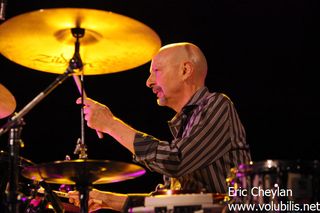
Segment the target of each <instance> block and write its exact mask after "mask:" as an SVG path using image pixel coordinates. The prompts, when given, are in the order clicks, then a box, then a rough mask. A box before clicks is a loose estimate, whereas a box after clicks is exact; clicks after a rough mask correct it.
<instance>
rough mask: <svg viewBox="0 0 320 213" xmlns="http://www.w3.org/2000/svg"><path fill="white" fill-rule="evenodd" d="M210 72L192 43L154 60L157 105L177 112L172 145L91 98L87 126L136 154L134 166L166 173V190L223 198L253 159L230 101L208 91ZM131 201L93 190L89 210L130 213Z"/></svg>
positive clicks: (162, 52) (164, 51) (150, 79)
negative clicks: (234, 175) (235, 174)
mask: <svg viewBox="0 0 320 213" xmlns="http://www.w3.org/2000/svg"><path fill="white" fill-rule="evenodd" d="M207 71H208V66H207V61H206V58H205V56H204V54H203V52H202V51H201V50H200V49H199V47H197V46H196V45H194V44H191V43H188V42H181V43H174V44H169V45H166V46H163V47H162V48H160V50H159V52H158V53H157V54H156V55H155V56H154V57H153V59H152V61H151V66H150V75H149V77H148V79H147V81H146V85H147V87H149V88H151V89H152V91H153V93H154V94H155V95H156V96H157V103H158V105H159V106H166V107H169V108H171V109H173V110H174V111H175V112H176V115H175V116H174V117H173V119H172V120H171V121H169V128H170V130H171V132H172V136H173V139H172V140H171V141H164V140H160V139H157V138H155V137H153V136H151V135H149V134H146V133H143V132H141V131H138V130H136V129H134V128H133V127H131V126H129V125H128V124H126V123H125V122H123V121H121V120H120V119H119V118H117V117H116V116H114V115H113V114H112V112H111V111H110V110H109V108H108V107H107V106H105V105H103V104H100V103H98V102H96V101H93V100H92V99H89V98H87V99H85V100H84V105H85V109H84V113H85V120H86V121H87V125H88V126H89V127H91V128H93V129H95V130H97V131H100V132H103V133H107V134H109V135H111V136H112V137H113V138H114V139H115V140H117V141H118V142H119V143H120V144H121V145H123V146H124V147H126V148H127V149H128V150H129V151H131V152H132V153H133V155H134V159H135V161H136V162H138V163H141V164H143V165H145V166H146V167H147V168H149V169H150V170H153V171H156V172H158V173H160V174H163V175H164V177H165V178H164V180H167V181H165V183H164V186H165V187H167V188H168V189H173V190H185V191H193V192H209V193H222V194H224V193H226V192H227V184H226V178H227V177H228V175H229V171H230V169H231V168H233V167H237V166H238V165H239V164H244V163H249V162H250V160H251V157H250V151H249V148H248V145H247V144H246V135H245V129H244V127H243V125H242V124H241V121H240V119H239V116H238V113H237V111H236V109H235V107H234V105H233V103H232V101H231V100H230V99H229V98H228V97H227V96H226V95H224V94H221V93H216V92H213V93H212V92H209V90H208V88H207V87H206V86H205V79H206V75H207ZM77 103H78V104H80V103H81V100H80V99H78V100H77ZM69 195H70V202H73V203H75V204H77V205H78V204H79V200H78V198H77V196H78V194H77V192H70V193H69ZM132 197H134V196H132ZM132 197H131V196H128V195H126V194H117V193H111V192H103V191H99V190H93V191H91V192H90V200H89V206H90V209H91V210H97V209H100V208H111V209H114V210H117V211H126V210H125V209H126V207H128V206H129V207H132V206H136V205H137V204H133V203H132ZM135 198H136V197H135ZM97 200H98V201H99V202H96V201H97ZM100 201H101V202H100ZM128 203H129V204H128ZM142 205H143V202H142Z"/></svg>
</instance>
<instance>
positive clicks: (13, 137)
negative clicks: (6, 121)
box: [6, 118, 24, 213]
mask: <svg viewBox="0 0 320 213" xmlns="http://www.w3.org/2000/svg"><path fill="white" fill-rule="evenodd" d="M22 125H24V122H23V119H22V118H21V119H20V120H19V121H17V123H16V125H14V126H13V127H12V128H11V129H10V134H9V190H8V192H7V195H8V196H7V198H6V201H7V202H6V203H7V205H6V209H7V211H8V212H12V213H18V212H19V205H20V203H19V198H18V196H19V193H18V185H19V150H20V147H21V146H22V141H21V139H20V135H21V131H22Z"/></svg>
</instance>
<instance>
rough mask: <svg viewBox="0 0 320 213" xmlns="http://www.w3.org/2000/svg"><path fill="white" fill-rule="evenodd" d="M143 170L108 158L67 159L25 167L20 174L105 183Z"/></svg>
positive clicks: (59, 181) (66, 181)
mask: <svg viewBox="0 0 320 213" xmlns="http://www.w3.org/2000/svg"><path fill="white" fill-rule="evenodd" d="M144 173H145V170H144V169H143V168H141V167H140V166H137V165H135V164H129V163H124V162H117V161H108V160H88V159H78V160H68V161H55V162H50V163H43V164H38V165H34V166H28V167H25V168H24V169H23V170H22V175H23V176H24V177H26V178H28V179H31V180H37V181H40V180H45V181H46V182H48V183H56V184H84V185H91V184H105V183H114V182H119V181H124V180H128V179H133V178H135V177H138V176H141V175H143V174H144Z"/></svg>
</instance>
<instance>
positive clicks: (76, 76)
mask: <svg viewBox="0 0 320 213" xmlns="http://www.w3.org/2000/svg"><path fill="white" fill-rule="evenodd" d="M72 76H73V80H74V82H75V83H76V85H77V88H78V91H79V93H80V95H81V94H82V92H83V98H87V94H86V91H85V90H84V89H82V87H81V81H80V78H79V76H78V75H72ZM96 132H97V135H98V137H99V138H100V139H102V138H103V133H102V132H100V131H98V130H96Z"/></svg>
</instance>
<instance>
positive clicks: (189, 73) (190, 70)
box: [182, 61, 194, 80]
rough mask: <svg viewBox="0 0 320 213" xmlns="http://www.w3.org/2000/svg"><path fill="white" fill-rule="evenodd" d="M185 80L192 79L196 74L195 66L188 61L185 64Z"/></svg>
mask: <svg viewBox="0 0 320 213" xmlns="http://www.w3.org/2000/svg"><path fill="white" fill-rule="evenodd" d="M182 69H183V70H182V71H183V79H184V80H186V79H188V78H190V76H192V75H193V72H194V66H193V64H192V62H190V61H186V62H184V63H183V68H182Z"/></svg>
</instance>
